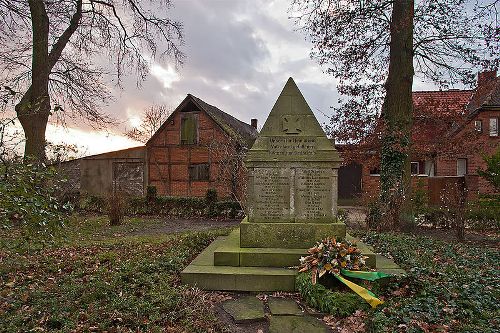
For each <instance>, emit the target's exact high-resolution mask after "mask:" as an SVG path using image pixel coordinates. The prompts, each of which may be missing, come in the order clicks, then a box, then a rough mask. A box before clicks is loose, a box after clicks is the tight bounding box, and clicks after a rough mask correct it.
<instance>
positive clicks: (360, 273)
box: [299, 238, 390, 307]
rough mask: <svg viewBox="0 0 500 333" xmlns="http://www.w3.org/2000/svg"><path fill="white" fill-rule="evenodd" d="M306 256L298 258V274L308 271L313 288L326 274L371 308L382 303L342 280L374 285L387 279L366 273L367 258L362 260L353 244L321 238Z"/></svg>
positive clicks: (380, 273)
mask: <svg viewBox="0 0 500 333" xmlns="http://www.w3.org/2000/svg"><path fill="white" fill-rule="evenodd" d="M307 253H308V254H309V255H308V256H306V257H301V258H300V267H299V272H308V271H310V272H311V278H312V284H313V285H314V284H316V282H317V279H318V277H322V276H323V275H325V274H327V273H329V274H332V275H333V276H335V278H337V279H338V280H339V281H340V282H342V283H343V284H345V285H346V286H348V287H349V288H351V289H352V290H353V291H354V292H355V293H357V294H358V295H359V296H361V297H362V298H363V299H364V300H365V301H367V302H368V303H369V304H370V305H371V306H372V307H376V306H377V305H379V304H382V303H383V302H382V301H381V300H380V299H378V298H377V297H376V296H375V294H373V293H372V292H371V291H369V290H368V289H365V288H363V287H361V286H359V285H357V284H355V283H353V282H351V281H349V280H347V279H345V278H344V277H342V275H343V276H346V277H353V278H358V279H363V280H369V281H375V280H377V279H380V278H384V277H388V276H390V275H389V274H385V273H382V272H375V271H370V270H369V268H368V267H367V266H366V262H365V259H367V257H365V256H363V254H362V253H361V251H360V250H359V249H358V248H357V247H356V244H354V243H351V242H349V241H347V240H344V241H337V240H336V239H335V238H325V239H323V240H322V241H321V242H318V243H316V245H315V246H313V247H312V248H310V249H309V250H307Z"/></svg>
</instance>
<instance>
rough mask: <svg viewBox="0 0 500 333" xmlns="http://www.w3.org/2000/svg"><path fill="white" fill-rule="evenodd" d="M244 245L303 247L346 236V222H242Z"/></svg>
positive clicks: (242, 244)
mask: <svg viewBox="0 0 500 333" xmlns="http://www.w3.org/2000/svg"><path fill="white" fill-rule="evenodd" d="M240 229H241V246H242V247H266V248H285V249H293V248H303V247H304V245H308V246H312V245H314V244H315V243H316V242H317V241H319V240H321V239H324V238H326V237H335V238H337V239H344V238H345V224H344V223H341V222H337V221H332V222H331V223H293V222H292V223H269V222H266V223H251V222H248V220H247V218H245V219H244V220H243V221H242V222H241V224H240Z"/></svg>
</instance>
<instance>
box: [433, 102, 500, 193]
mask: <svg viewBox="0 0 500 333" xmlns="http://www.w3.org/2000/svg"><path fill="white" fill-rule="evenodd" d="M499 117H500V111H494V110H491V111H482V112H479V113H478V114H477V115H476V116H475V117H474V118H473V119H471V121H469V122H468V123H467V125H466V126H465V127H464V128H463V129H462V130H461V131H460V133H458V134H457V136H456V138H455V140H454V142H455V145H454V146H455V147H458V148H456V149H455V150H453V151H451V152H449V153H445V154H444V155H443V156H441V157H438V158H437V159H436V175H437V176H456V175H457V160H458V159H459V158H465V159H467V175H470V176H477V175H478V174H477V170H478V169H485V168H486V163H485V162H484V160H483V155H484V154H486V155H492V154H493V153H494V152H495V150H496V149H497V148H498V147H499V146H500V136H496V137H495V136H490V135H489V120H490V118H499ZM476 120H479V121H481V122H482V131H481V132H478V131H476V130H475V127H474V126H475V125H474V122H475V121H476ZM475 182H476V185H475V188H474V191H476V192H477V193H482V194H483V193H494V192H495V189H494V188H493V186H492V185H491V184H490V183H489V182H488V181H486V180H485V179H484V178H482V177H477V178H476V180H475Z"/></svg>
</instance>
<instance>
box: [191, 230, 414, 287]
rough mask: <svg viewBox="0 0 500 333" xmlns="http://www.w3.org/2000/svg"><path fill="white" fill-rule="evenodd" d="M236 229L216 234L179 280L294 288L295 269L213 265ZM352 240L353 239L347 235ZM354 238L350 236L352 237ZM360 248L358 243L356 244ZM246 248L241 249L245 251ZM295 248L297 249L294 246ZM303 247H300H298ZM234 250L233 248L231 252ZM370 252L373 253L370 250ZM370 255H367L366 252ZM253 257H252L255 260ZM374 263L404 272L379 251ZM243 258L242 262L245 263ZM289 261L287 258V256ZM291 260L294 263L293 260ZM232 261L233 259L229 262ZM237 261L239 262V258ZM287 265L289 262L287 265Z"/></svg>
mask: <svg viewBox="0 0 500 333" xmlns="http://www.w3.org/2000/svg"><path fill="white" fill-rule="evenodd" d="M237 236H238V233H237V231H233V232H232V233H231V234H230V235H229V236H225V237H218V238H217V239H216V240H215V241H213V242H212V243H211V244H210V245H209V246H208V247H207V248H206V249H205V250H204V251H203V252H202V253H200V254H199V255H198V256H197V257H196V258H195V259H194V260H193V261H192V262H191V264H190V265H189V266H188V267H186V268H185V269H184V270H183V271H182V272H181V279H182V283H184V284H188V285H191V286H196V287H198V288H201V289H204V290H226V291H230V290H232V291H294V290H295V277H296V274H297V270H294V269H288V268H279V267H242V266H231V265H228V264H226V265H219V266H217V265H214V258H215V253H216V251H219V253H221V254H222V253H229V251H228V252H224V251H221V250H224V248H227V247H228V244H233V245H234V244H236V243H235V240H234V239H238V237H237ZM351 239H353V238H351ZM353 240H354V239H353ZM358 246H359V247H360V248H361V246H362V243H358ZM363 246H364V248H363V253H364V254H365V253H366V252H364V251H369V250H370V247H369V246H367V245H365V244H363ZM247 250H249V249H245V251H247ZM271 250H280V251H282V252H283V253H287V252H286V251H289V252H288V254H290V256H291V253H290V252H291V251H293V249H271ZM296 250H297V249H296ZM298 250H301V251H302V250H303V249H298ZM258 251H260V252H255V253H253V255H255V256H256V257H255V258H259V257H258V254H259V253H260V255H261V256H260V258H265V257H266V256H265V255H264V254H266V253H267V252H266V251H268V249H263V248H261V249H258ZM233 252H235V251H233ZM236 253H237V254H238V256H236V258H238V259H237V260H238V261H239V260H241V258H245V255H243V256H242V257H241V254H242V253H244V252H236ZM371 253H372V254H373V252H371ZM369 255H371V254H369ZM234 257H235V256H234V255H231V256H228V258H229V259H224V255H222V256H221V257H219V259H218V260H220V261H219V264H223V263H224V262H223V260H227V263H231V260H236V259H234ZM255 258H254V259H255ZM373 258H374V259H375V260H376V261H375V260H374V261H373V262H374V263H376V264H377V265H376V268H377V270H379V271H382V272H385V273H391V274H403V273H404V271H403V270H402V269H400V268H399V267H398V266H397V265H396V264H395V263H394V262H393V261H392V260H390V259H388V258H386V257H383V256H381V255H379V254H373ZM245 260H247V259H243V263H245ZM287 260H291V259H287ZM294 262H295V263H296V262H298V259H297V261H295V260H294ZM233 263H234V261H233ZM239 263H240V264H241V263H242V262H241V261H239ZM290 266H291V265H290Z"/></svg>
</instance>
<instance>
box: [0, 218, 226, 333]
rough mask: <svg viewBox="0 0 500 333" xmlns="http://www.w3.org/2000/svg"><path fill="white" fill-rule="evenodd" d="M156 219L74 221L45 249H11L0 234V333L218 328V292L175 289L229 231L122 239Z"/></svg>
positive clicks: (203, 329)
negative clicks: (212, 304)
mask: <svg viewBox="0 0 500 333" xmlns="http://www.w3.org/2000/svg"><path fill="white" fill-rule="evenodd" d="M154 222H155V221H154V220H153V221H151V220H148V221H141V220H139V219H129V220H127V221H126V223H125V224H124V225H122V226H118V227H109V226H108V225H107V220H106V219H105V218H98V217H94V218H72V219H71V222H70V224H69V225H68V227H67V228H66V229H65V233H66V235H65V236H66V237H65V238H66V239H64V240H61V241H59V242H58V243H57V244H55V245H53V246H51V247H49V248H46V249H43V250H31V251H19V250H16V249H15V248H10V247H11V246H14V245H15V243H16V240H15V239H13V238H12V237H8V236H6V235H3V237H2V239H1V241H2V243H1V245H2V247H1V250H0V290H1V292H0V332H19V331H30V330H34V331H45V330H48V331H61V332H69V331H104V330H107V331H108V332H130V331H133V332H137V331H142V332H146V331H147V332H157V331H164V330H165V329H166V328H167V331H171V332H207V331H209V330H215V331H220V330H221V328H220V327H219V326H218V325H219V323H218V321H217V320H216V319H215V317H214V315H213V314H212V312H211V311H210V306H209V303H210V302H211V301H212V300H211V297H216V295H215V294H210V293H203V292H200V291H197V290H193V289H189V288H186V287H184V286H181V285H180V282H179V273H180V271H181V270H182V269H183V268H184V267H185V266H186V265H187V264H188V263H189V262H190V260H191V259H193V258H194V256H195V255H196V254H197V253H199V252H200V251H201V250H202V249H204V248H205V247H206V246H207V245H208V244H209V243H210V242H211V241H212V240H213V239H214V238H216V237H217V236H219V235H222V234H227V232H228V231H229V229H217V230H211V231H198V232H186V233H182V234H170V235H168V234H164V235H152V236H131V237H128V236H126V234H127V232H130V230H134V231H137V230H140V229H144V228H145V227H147V226H148V225H151V224H154ZM207 304H208V305H207Z"/></svg>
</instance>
